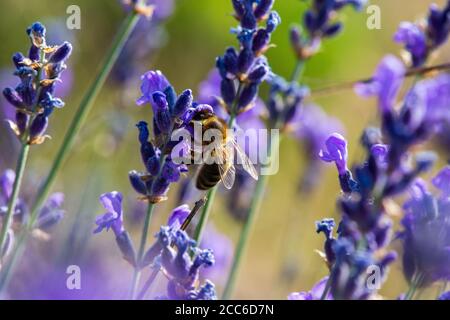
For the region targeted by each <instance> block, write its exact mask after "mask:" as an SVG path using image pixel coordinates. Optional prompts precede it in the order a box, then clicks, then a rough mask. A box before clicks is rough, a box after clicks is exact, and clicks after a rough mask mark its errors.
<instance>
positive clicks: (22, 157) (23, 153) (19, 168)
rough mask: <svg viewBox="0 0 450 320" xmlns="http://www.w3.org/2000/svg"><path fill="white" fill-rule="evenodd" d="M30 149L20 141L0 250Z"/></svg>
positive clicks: (0, 238) (3, 223) (0, 236)
mask: <svg viewBox="0 0 450 320" xmlns="http://www.w3.org/2000/svg"><path fill="white" fill-rule="evenodd" d="M29 151H30V145H29V144H28V143H27V142H23V143H22V148H21V150H20V154H19V158H18V159H17V165H16V177H15V179H14V185H13V190H12V194H11V197H10V199H9V204H8V211H7V212H6V215H5V217H4V218H3V221H2V230H1V234H0V251H1V250H2V249H3V245H4V242H5V239H6V235H7V233H8V230H9V228H10V226H11V222H12V217H13V214H14V210H15V208H16V204H17V198H18V197H19V191H20V186H21V184H22V179H23V174H24V172H25V166H26V164H27V160H28V153H29Z"/></svg>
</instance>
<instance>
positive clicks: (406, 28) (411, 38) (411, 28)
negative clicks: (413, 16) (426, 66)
mask: <svg viewBox="0 0 450 320" xmlns="http://www.w3.org/2000/svg"><path fill="white" fill-rule="evenodd" d="M394 40H395V41H396V42H398V43H401V44H403V45H404V46H405V49H406V50H407V51H408V52H409V53H410V54H411V57H412V64H413V66H414V67H419V66H421V65H422V64H423V63H424V62H425V60H426V59H427V55H428V48H427V39H426V37H425V34H424V32H423V30H421V29H420V28H419V26H417V25H415V24H413V23H411V22H406V21H404V22H402V23H400V25H399V27H398V29H397V32H396V33H395V35H394Z"/></svg>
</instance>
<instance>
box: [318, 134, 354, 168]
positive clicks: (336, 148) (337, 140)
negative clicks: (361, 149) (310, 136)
mask: <svg viewBox="0 0 450 320" xmlns="http://www.w3.org/2000/svg"><path fill="white" fill-rule="evenodd" d="M325 146H326V149H327V151H324V150H320V152H319V157H320V159H322V160H323V161H325V162H334V163H335V164H336V168H337V170H338V173H339V175H345V174H346V172H347V141H346V140H345V138H344V137H343V136H341V135H340V134H339V133H333V134H332V135H330V136H329V137H328V139H327V140H326V142H325Z"/></svg>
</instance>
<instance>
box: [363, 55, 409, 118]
mask: <svg viewBox="0 0 450 320" xmlns="http://www.w3.org/2000/svg"><path fill="white" fill-rule="evenodd" d="M404 75H405V66H404V64H403V63H402V62H401V61H400V60H399V59H398V58H396V57H395V56H393V55H387V56H386V57H384V58H383V60H381V62H380V64H379V65H378V67H377V70H376V71H375V75H374V76H373V78H372V80H371V81H370V82H368V83H358V84H357V85H356V86H355V91H356V93H357V94H359V95H360V96H362V97H370V96H377V97H378V101H379V107H380V110H381V112H383V113H384V112H387V111H390V110H391V109H392V107H393V104H394V101H395V98H396V97H397V93H398V90H399V89H400V87H401V85H402V83H403V78H404Z"/></svg>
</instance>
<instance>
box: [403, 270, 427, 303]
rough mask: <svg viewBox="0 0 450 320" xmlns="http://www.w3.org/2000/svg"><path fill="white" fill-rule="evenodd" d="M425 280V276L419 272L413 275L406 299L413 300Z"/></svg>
mask: <svg viewBox="0 0 450 320" xmlns="http://www.w3.org/2000/svg"><path fill="white" fill-rule="evenodd" d="M422 281H423V276H422V275H421V274H420V273H419V274H416V275H414V276H413V278H412V279H411V284H410V285H409V289H408V292H407V293H406V295H405V300H412V299H413V298H414V295H415V294H416V291H417V288H418V287H420V285H421V283H422Z"/></svg>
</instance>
